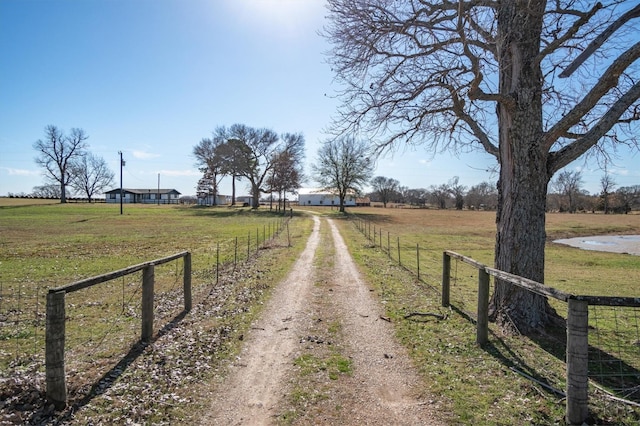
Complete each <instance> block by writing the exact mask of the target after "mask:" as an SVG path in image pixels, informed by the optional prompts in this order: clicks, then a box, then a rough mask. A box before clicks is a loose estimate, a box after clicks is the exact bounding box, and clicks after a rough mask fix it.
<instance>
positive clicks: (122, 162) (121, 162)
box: [118, 151, 124, 214]
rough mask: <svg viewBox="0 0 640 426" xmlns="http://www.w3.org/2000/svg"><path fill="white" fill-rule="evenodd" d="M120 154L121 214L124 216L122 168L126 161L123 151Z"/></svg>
mask: <svg viewBox="0 0 640 426" xmlns="http://www.w3.org/2000/svg"><path fill="white" fill-rule="evenodd" d="M118 154H120V214H122V197H123V194H124V191H123V190H122V167H123V166H124V160H123V159H122V151H118Z"/></svg>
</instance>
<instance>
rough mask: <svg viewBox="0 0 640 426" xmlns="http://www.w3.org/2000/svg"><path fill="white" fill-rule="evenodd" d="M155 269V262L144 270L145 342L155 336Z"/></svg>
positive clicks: (143, 310) (143, 323) (143, 312)
mask: <svg viewBox="0 0 640 426" xmlns="http://www.w3.org/2000/svg"><path fill="white" fill-rule="evenodd" d="M154 280H155V271H154V266H153V264H151V265H148V266H145V267H144V269H143V270H142V335H141V337H140V339H141V340H142V341H143V342H149V341H150V340H151V337H152V336H153V284H154Z"/></svg>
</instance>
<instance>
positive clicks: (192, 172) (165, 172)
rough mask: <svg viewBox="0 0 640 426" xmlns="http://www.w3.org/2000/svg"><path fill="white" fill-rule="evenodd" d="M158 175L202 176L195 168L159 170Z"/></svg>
mask: <svg viewBox="0 0 640 426" xmlns="http://www.w3.org/2000/svg"><path fill="white" fill-rule="evenodd" d="M159 173H160V176H202V173H200V172H199V171H197V170H190V169H189V170H160V172H159Z"/></svg>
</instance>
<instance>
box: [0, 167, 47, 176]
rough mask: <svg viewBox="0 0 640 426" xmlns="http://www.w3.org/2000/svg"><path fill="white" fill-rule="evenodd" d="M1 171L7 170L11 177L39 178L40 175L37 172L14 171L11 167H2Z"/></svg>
mask: <svg viewBox="0 0 640 426" xmlns="http://www.w3.org/2000/svg"><path fill="white" fill-rule="evenodd" d="M0 169H2V170H6V171H7V173H8V174H9V175H10V176H38V175H39V174H40V172H39V171H37V170H27V169H13V168H11V167H0Z"/></svg>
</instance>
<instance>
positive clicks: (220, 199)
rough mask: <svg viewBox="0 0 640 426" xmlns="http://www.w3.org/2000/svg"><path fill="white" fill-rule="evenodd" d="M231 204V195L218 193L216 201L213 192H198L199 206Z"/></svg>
mask: <svg viewBox="0 0 640 426" xmlns="http://www.w3.org/2000/svg"><path fill="white" fill-rule="evenodd" d="M227 204H231V195H221V194H218V195H216V199H215V202H214V199H213V194H198V205H199V206H225V205H227Z"/></svg>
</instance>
